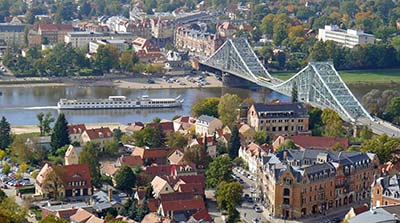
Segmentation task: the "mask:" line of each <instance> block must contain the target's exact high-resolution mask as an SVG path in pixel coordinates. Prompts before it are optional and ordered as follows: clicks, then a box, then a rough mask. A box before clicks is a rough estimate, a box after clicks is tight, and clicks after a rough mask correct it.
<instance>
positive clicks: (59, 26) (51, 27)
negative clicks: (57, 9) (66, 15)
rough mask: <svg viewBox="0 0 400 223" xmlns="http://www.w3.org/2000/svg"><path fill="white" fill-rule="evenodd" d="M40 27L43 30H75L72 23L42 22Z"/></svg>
mask: <svg viewBox="0 0 400 223" xmlns="http://www.w3.org/2000/svg"><path fill="white" fill-rule="evenodd" d="M39 29H40V30H41V31H42V32H43V31H51V32H56V31H74V27H73V26H72V25H70V24H40V25H39Z"/></svg>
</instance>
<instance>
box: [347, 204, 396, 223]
mask: <svg viewBox="0 0 400 223" xmlns="http://www.w3.org/2000/svg"><path fill="white" fill-rule="evenodd" d="M399 216H400V205H393V206H384V207H379V208H373V209H370V210H369V211H365V212H363V213H361V214H359V215H356V216H354V217H352V218H350V219H349V220H348V222H349V223H360V222H362V223H398V222H399Z"/></svg>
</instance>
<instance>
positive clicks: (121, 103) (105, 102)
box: [57, 95, 184, 110]
mask: <svg viewBox="0 0 400 223" xmlns="http://www.w3.org/2000/svg"><path fill="white" fill-rule="evenodd" d="M183 100H184V99H182V98H181V96H180V95H179V96H178V97H176V98H150V97H149V96H147V95H143V96H142V97H138V98H132V99H130V98H126V97H125V96H109V97H108V98H107V99H60V101H59V102H58V103H57V108H58V109H59V110H86V109H128V108H172V107H180V106H182V103H183Z"/></svg>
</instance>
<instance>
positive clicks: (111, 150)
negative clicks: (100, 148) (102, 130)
mask: <svg viewBox="0 0 400 223" xmlns="http://www.w3.org/2000/svg"><path fill="white" fill-rule="evenodd" d="M104 153H105V154H107V155H110V156H116V155H118V143H117V142H116V141H115V140H112V141H108V142H106V143H105V145H104Z"/></svg>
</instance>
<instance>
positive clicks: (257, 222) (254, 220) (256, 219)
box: [251, 218, 260, 223]
mask: <svg viewBox="0 0 400 223" xmlns="http://www.w3.org/2000/svg"><path fill="white" fill-rule="evenodd" d="M251 222H252V223H259V222H260V220H259V219H258V218H253V220H251Z"/></svg>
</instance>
